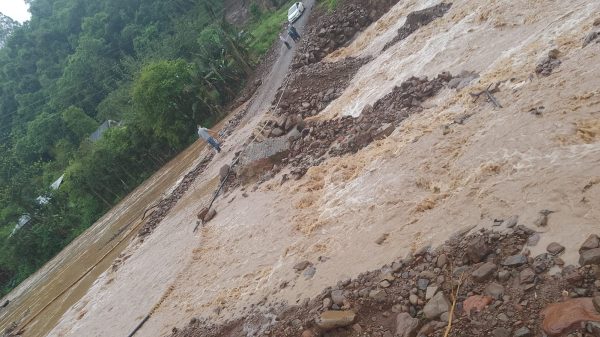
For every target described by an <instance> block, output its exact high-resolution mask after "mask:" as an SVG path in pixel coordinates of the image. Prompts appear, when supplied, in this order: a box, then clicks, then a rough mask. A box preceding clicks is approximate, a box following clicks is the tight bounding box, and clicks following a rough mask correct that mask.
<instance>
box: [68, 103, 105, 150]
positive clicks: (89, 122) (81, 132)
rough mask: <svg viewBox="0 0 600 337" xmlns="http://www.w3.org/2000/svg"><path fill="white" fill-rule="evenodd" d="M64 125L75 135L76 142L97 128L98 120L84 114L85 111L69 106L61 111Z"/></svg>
mask: <svg viewBox="0 0 600 337" xmlns="http://www.w3.org/2000/svg"><path fill="white" fill-rule="evenodd" d="M62 119H63V121H64V122H65V125H66V126H67V128H68V129H69V130H71V132H73V134H74V135H75V136H76V140H77V142H79V141H81V140H82V139H84V138H86V137H89V135H90V134H91V133H92V132H94V130H96V129H97V128H98V122H96V121H95V120H94V119H93V118H91V117H90V116H88V115H86V114H85V112H84V111H83V110H82V109H80V108H78V107H75V106H71V107H69V108H67V109H66V110H64V111H63V112H62Z"/></svg>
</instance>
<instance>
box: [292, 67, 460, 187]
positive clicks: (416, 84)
mask: <svg viewBox="0 0 600 337" xmlns="http://www.w3.org/2000/svg"><path fill="white" fill-rule="evenodd" d="M450 79H452V75H450V74H449V73H442V74H440V75H438V76H437V77H436V78H434V79H432V80H428V79H427V78H417V77H412V78H409V79H408V80H406V81H405V82H403V83H402V84H401V85H400V86H399V87H396V88H394V89H393V90H392V92H391V93H389V94H387V95H386V96H384V97H383V98H382V99H380V100H379V101H377V102H376V103H375V105H374V106H367V107H366V108H365V109H364V110H363V111H362V113H361V115H360V117H358V118H353V117H342V118H340V119H335V120H325V121H311V122H308V123H307V124H306V127H305V128H304V130H303V131H302V133H301V136H300V137H298V138H297V139H296V140H295V141H293V143H292V144H291V149H290V153H289V155H288V158H287V160H286V161H285V162H284V163H285V164H290V165H291V166H292V167H293V169H292V174H293V175H294V176H295V178H299V177H302V176H303V175H304V173H306V171H307V170H308V168H310V167H311V166H316V165H319V164H320V163H321V162H323V160H325V159H326V158H328V157H332V156H342V155H344V154H347V153H355V152H356V151H358V150H360V149H362V148H363V147H365V146H367V145H369V144H370V143H371V142H373V141H374V140H378V139H381V138H384V137H386V136H389V135H390V134H391V133H392V132H393V131H394V129H395V127H396V126H398V125H399V124H400V123H401V122H402V121H403V120H404V119H406V118H407V117H408V116H410V115H411V114H413V113H416V112H420V111H422V110H423V108H422V107H421V103H423V102H424V101H425V100H426V99H427V98H429V97H432V96H433V95H435V94H436V93H437V92H438V91H439V90H440V89H441V88H442V87H443V86H444V85H445V84H446V83H447V82H448V81H449V80H450Z"/></svg>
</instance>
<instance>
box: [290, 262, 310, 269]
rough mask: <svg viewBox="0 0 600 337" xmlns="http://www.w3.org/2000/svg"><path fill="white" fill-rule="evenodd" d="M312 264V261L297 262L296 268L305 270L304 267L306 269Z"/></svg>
mask: <svg viewBox="0 0 600 337" xmlns="http://www.w3.org/2000/svg"><path fill="white" fill-rule="evenodd" d="M310 265H311V263H310V261H302V262H298V263H296V265H295V266H294V269H296V270H297V271H303V270H304V269H306V267H308V266H310Z"/></svg>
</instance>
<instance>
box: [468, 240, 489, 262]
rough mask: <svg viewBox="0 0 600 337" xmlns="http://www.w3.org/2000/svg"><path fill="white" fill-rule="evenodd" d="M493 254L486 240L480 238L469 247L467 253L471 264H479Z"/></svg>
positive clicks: (470, 243) (472, 241)
mask: <svg viewBox="0 0 600 337" xmlns="http://www.w3.org/2000/svg"><path fill="white" fill-rule="evenodd" d="M491 252H492V249H491V248H490V247H489V246H488V244H487V243H486V242H485V239H484V238H483V237H482V236H480V237H477V238H475V239H473V240H471V242H469V245H468V246H467V249H466V253H467V256H468V257H469V259H470V260H471V262H474V263H479V262H481V261H483V260H484V259H485V257H486V256H488V254H490V253H491Z"/></svg>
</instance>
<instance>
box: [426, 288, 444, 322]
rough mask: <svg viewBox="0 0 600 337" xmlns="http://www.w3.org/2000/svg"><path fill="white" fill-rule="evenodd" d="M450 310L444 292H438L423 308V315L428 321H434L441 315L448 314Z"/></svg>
mask: <svg viewBox="0 0 600 337" xmlns="http://www.w3.org/2000/svg"><path fill="white" fill-rule="evenodd" d="M449 308H450V302H448V299H447V298H446V296H445V295H444V292H442V291H440V292H438V293H437V294H435V296H433V298H432V299H431V300H429V302H427V304H426V305H425V307H424V308H423V313H424V314H425V317H427V318H428V319H436V318H438V317H440V315H441V314H443V313H445V312H448V310H449Z"/></svg>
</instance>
